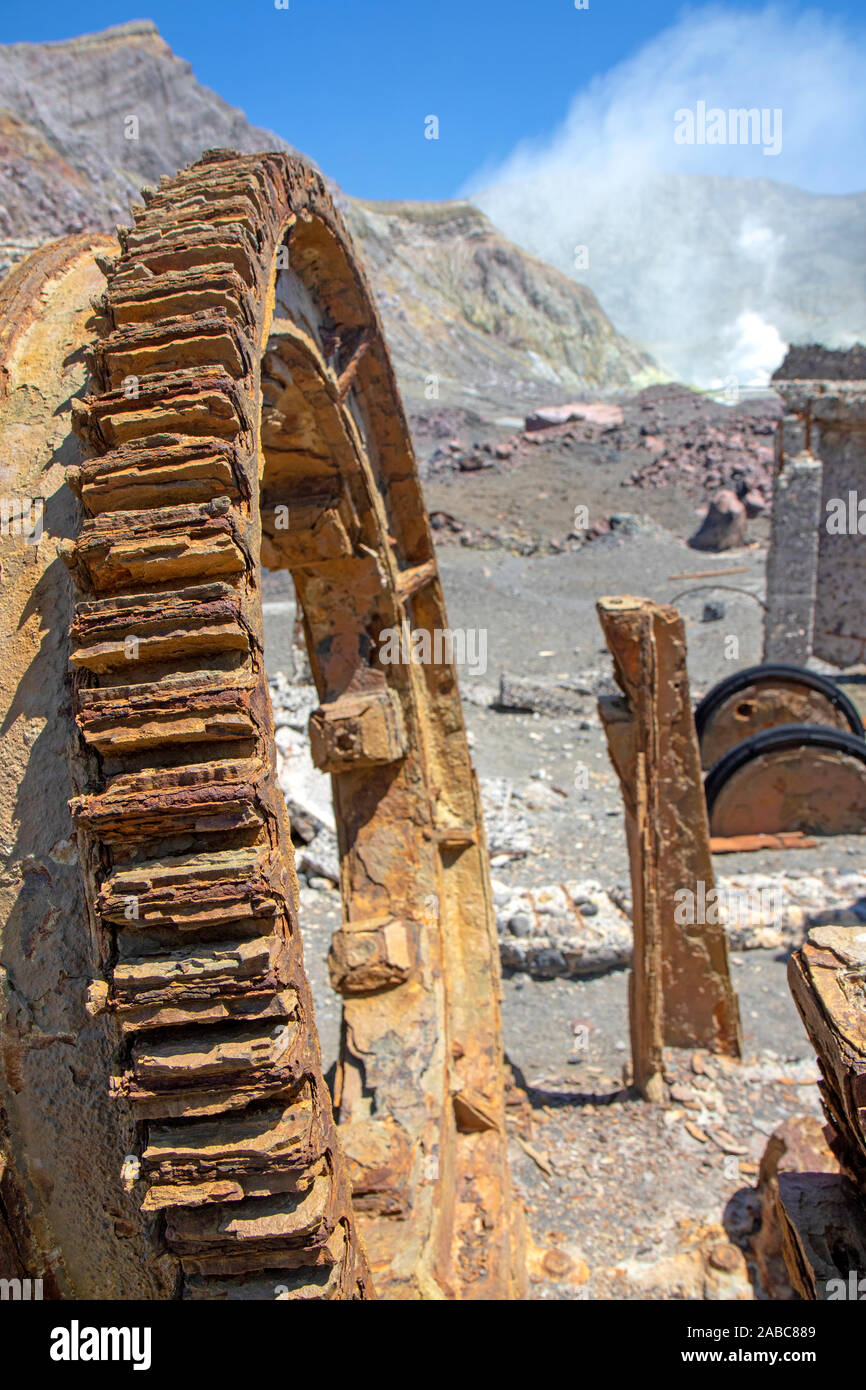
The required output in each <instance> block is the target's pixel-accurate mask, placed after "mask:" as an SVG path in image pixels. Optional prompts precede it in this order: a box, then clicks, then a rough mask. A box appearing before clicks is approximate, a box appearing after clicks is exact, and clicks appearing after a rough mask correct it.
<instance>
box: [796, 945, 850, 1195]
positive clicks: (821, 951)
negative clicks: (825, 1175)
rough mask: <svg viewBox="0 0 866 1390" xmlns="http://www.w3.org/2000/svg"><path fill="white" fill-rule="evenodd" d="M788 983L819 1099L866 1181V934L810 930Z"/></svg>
mask: <svg viewBox="0 0 866 1390" xmlns="http://www.w3.org/2000/svg"><path fill="white" fill-rule="evenodd" d="M788 982H789V984H790V986H791V993H792V994H793V996H794V1002H795V1003H796V1005H797V1008H798V1009H799V1011H800V1015H801V1017H802V1019H803V1023H804V1024H805V1027H806V1032H807V1033H808V1034H809V1039H810V1041H811V1043H812V1046H813V1047H814V1049H815V1051H816V1052H817V1054H818V1064H819V1066H820V1068H821V1075H822V1081H821V1083H820V1089H821V1100H822V1103H823V1105H824V1109H825V1111H826V1113H827V1117H828V1119H829V1121H830V1123H831V1125H832V1126H833V1129H834V1130H835V1131H836V1133H837V1134H838V1136H839V1141H840V1143H841V1145H842V1147H843V1150H844V1153H845V1155H846V1160H847V1162H848V1163H849V1165H850V1166H851V1167H852V1169H854V1170H859V1171H860V1172H862V1174H863V1176H864V1177H866V931H864V929H863V928H862V927H834V926H825V927H813V928H812V929H811V930H810V932H809V935H808V937H807V939H806V941H805V943H804V945H803V946H802V947H801V948H800V949H799V950H798V951H795V952H794V954H793V955H792V957H791V960H790V961H789V964H788Z"/></svg>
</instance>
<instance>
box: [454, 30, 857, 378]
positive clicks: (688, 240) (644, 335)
mask: <svg viewBox="0 0 866 1390" xmlns="http://www.w3.org/2000/svg"><path fill="white" fill-rule="evenodd" d="M580 22H581V14H580V12H579V11H576V12H575V23H576V24H580ZM864 69H866V31H864V30H863V29H860V30H857V31H853V30H851V29H850V28H845V27H844V26H843V25H842V24H841V23H839V22H838V21H835V20H833V19H831V18H830V17H828V16H827V15H824V14H821V13H820V12H817V11H814V12H809V13H805V14H801V15H799V16H796V17H793V18H792V17H791V16H790V13H789V14H786V13H785V12H784V11H783V10H782V9H781V8H779V7H776V6H771V7H769V8H767V9H765V10H763V11H760V12H749V11H744V10H735V9H730V8H725V7H722V8H718V7H713V8H710V9H700V10H696V11H691V12H688V13H686V14H685V15H684V16H683V18H682V19H680V21H679V22H678V23H677V24H675V25H674V26H672V27H671V28H669V29H667V30H665V31H664V32H663V33H661V34H660V35H658V36H657V37H656V38H655V39H653V40H652V41H651V42H650V43H648V44H647V45H646V46H645V47H644V48H643V49H641V50H640V51H639V52H638V53H637V54H636V55H635V56H633V57H632V58H629V59H628V60H627V61H625V62H623V63H621V64H619V65H618V66H617V67H615V68H613V69H612V70H611V71H609V72H608V73H606V74H604V75H603V76H601V77H599V78H597V79H595V80H594V81H593V82H592V83H591V84H590V86H589V87H588V88H587V89H586V90H585V91H583V92H581V93H579V94H578V95H577V96H576V97H575V98H574V100H573V102H572V105H571V108H570V110H569V112H568V114H567V116H566V118H565V120H564V122H563V124H562V126H561V127H560V129H559V130H557V131H556V132H555V133H554V134H553V136H552V137H551V138H550V139H549V140H547V141H546V142H542V143H539V142H536V143H532V144H529V143H527V144H523V145H521V146H519V147H518V148H517V149H516V150H515V151H514V152H513V154H512V155H511V156H510V157H509V159H508V160H506V162H505V163H504V164H503V165H502V166H501V167H499V168H497V169H493V168H486V169H484V170H482V171H480V172H479V174H478V175H477V176H476V177H475V178H474V179H473V180H472V181H471V183H470V185H469V186H468V188H467V189H466V190H465V192H466V193H467V194H468V195H469V196H473V197H474V198H475V200H476V202H478V204H479V205H480V206H481V207H482V208H483V209H484V211H485V212H487V214H488V215H489V216H490V217H491V218H492V220H493V221H494V222H495V223H496V224H497V225H498V226H499V227H500V228H501V229H502V230H503V231H504V232H505V233H506V235H508V236H510V237H511V238H512V240H514V241H516V242H518V243H519V244H520V245H522V246H525V247H526V248H527V249H528V250H530V251H533V252H534V253H535V254H537V255H539V256H542V257H543V258H544V259H546V260H548V261H551V262H552V263H553V264H554V265H557V266H558V267H559V268H560V269H561V270H564V271H565V272H566V273H567V274H570V275H572V276H573V278H575V279H577V280H580V281H582V282H584V283H586V284H588V285H589V286H590V287H591V288H592V289H593V290H595V292H596V294H597V295H598V297H599V299H600V301H601V303H602V306H603V307H604V308H605V309H606V311H607V312H608V314H609V315H610V317H611V318H612V319H613V322H614V324H615V325H616V327H617V328H619V329H620V330H621V331H622V332H624V333H627V334H629V335H630V336H631V337H634V338H636V339H637V340H638V341H640V342H642V343H643V344H644V345H645V346H646V347H648V348H649V349H650V351H651V352H653V353H654V355H655V356H656V358H657V360H659V361H660V362H661V363H662V365H664V366H665V367H667V368H668V369H670V370H672V371H673V372H674V373H675V374H676V375H678V376H680V377H681V378H682V379H683V380H687V381H692V382H694V383H695V384H699V385H712V384H714V383H715V382H716V381H718V380H720V379H723V378H725V377H728V376H730V375H731V374H734V375H736V376H737V377H738V378H739V380H740V381H741V383H742V384H744V385H748V384H753V383H756V382H758V381H765V380H766V379H767V377H768V375H769V373H770V372H771V371H772V370H773V368H774V367H775V366H776V365H778V362H779V361H780V360H781V358H782V356H783V355H784V351H785V346H786V344H787V343H788V342H791V341H808V340H810V339H817V340H819V341H824V342H826V343H828V344H829V345H831V346H842V345H848V344H849V343H851V342H853V341H855V340H856V339H857V338H858V337H860V338H863V337H864V336H866V195H864V194H863V193H858V192H857V191H856V190H862V189H863V188H864V187H866V140H864V139H863V132H864V130H866V82H864V80H863V72H864ZM747 112H755V113H756V115H755V117H754V118H748V119H747V118H746V113H747ZM683 113H688V119H687V118H686V116H685V115H684V114H683ZM690 131H691V132H692V134H693V136H694V139H695V143H682V140H683V139H688V138H689V132H690ZM698 141H702V142H701V143H698ZM737 141H739V143H737ZM743 141H746V142H747V143H743ZM774 150H777V151H778V152H775V153H774V152H772V151H774ZM801 190H807V191H806V192H804V191H801ZM840 195H844V196H840Z"/></svg>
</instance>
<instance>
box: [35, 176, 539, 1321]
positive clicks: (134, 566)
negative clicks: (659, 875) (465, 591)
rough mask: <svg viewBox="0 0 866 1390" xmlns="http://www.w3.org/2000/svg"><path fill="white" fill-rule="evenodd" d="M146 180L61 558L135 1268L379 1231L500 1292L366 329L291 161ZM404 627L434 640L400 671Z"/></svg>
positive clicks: (497, 1165)
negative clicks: (287, 662)
mask: <svg viewBox="0 0 866 1390" xmlns="http://www.w3.org/2000/svg"><path fill="white" fill-rule="evenodd" d="M144 198H145V205H144V206H143V207H141V208H138V209H136V210H135V225H134V227H133V228H132V229H131V230H129V231H123V230H122V231H121V232H120V240H121V248H122V249H121V254H120V256H119V258H117V260H116V261H111V262H105V261H103V262H102V265H103V268H104V270H105V271H106V273H107V286H106V288H105V291H104V293H103V294H102V295H101V296H98V297H97V299H96V300H95V301H94V302H95V308H96V321H95V331H96V336H95V342H94V343H93V345H92V350H91V352H90V356H89V362H88V365H89V369H90V381H91V389H90V394H89V396H88V397H87V398H86V400H85V401H84V402H83V403H82V404H81V405H79V406H78V407H76V409H75V411H74V416H75V426H76V429H77V432H78V434H79V436H80V438H81V439H82V440H83V441H84V444H85V448H86V450H87V451H88V453H89V455H90V456H89V457H84V458H80V461H79V464H78V466H77V467H72V468H69V469H67V474H66V476H67V479H68V481H69V482H70V483H72V485H73V486H74V488H75V489H76V491H77V492H78V494H79V496H80V498H81V502H82V504H83V508H84V511H85V513H86V520H85V521H84V524H83V526H82V527H81V531H80V534H79V536H78V538H77V540H76V541H75V542H74V544H68V545H67V546H66V556H65V558H66V559H67V563H68V565H69V566H70V568H71V570H72V572H73V574H74V576H75V579H76V582H77V584H78V586H79V589H80V590H81V592H82V600H81V602H79V604H78V606H77V608H76V610H75V615H74V619H73V622H72V628H71V644H72V650H71V661H72V665H73V667H74V670H75V673H76V674H75V678H74V714H75V719H76V723H77V726H78V729H79V731H80V737H81V745H82V757H81V763H80V766H81V769H82V771H81V773H80V780H81V781H82V782H83V786H82V788H81V793H80V794H79V795H78V796H76V797H75V798H73V801H72V810H73V815H74V820H75V825H76V829H77V832H78V842H79V848H80V850H81V853H82V862H83V864H84V868H85V872H84V883H85V890H86V899H87V904H88V908H89V911H90V920H91V927H92V933H93V955H94V956H95V958H96V960H97V962H98V966H99V969H98V970H97V971H95V972H94V976H95V978H94V981H93V984H92V986H91V989H90V992H89V1007H90V1011H91V1013H92V1015H93V1016H94V1019H95V1021H96V1022H99V1021H100V1020H101V1017H102V1016H104V1015H109V1016H113V1018H114V1019H115V1020H116V1022H117V1024H119V1028H120V1036H121V1038H122V1043H121V1047H120V1052H119V1066H118V1074H117V1076H116V1078H115V1081H114V1093H115V1097H116V1101H115V1104H116V1107H117V1113H118V1115H122V1116H124V1117H125V1119H124V1120H123V1122H122V1124H123V1125H125V1127H126V1135H127V1137H126V1138H125V1141H124V1145H125V1147H126V1148H127V1151H128V1153H129V1157H128V1160H127V1162H126V1164H125V1165H124V1170H125V1178H126V1186H127V1188H129V1189H130V1191H131V1192H132V1193H133V1194H134V1196H135V1198H136V1200H142V1199H143V1200H142V1205H143V1210H144V1212H145V1213H146V1214H147V1215H148V1216H150V1217H151V1220H150V1224H149V1226H148V1228H147V1231H146V1232H145V1233H144V1234H143V1235H142V1234H141V1232H139V1231H136V1233H135V1238H136V1239H139V1238H140V1239H141V1243H142V1252H141V1253H140V1255H139V1263H140V1264H143V1265H144V1266H145V1268H148V1267H149V1264H150V1263H154V1262H162V1263H161V1264H160V1266H159V1268H160V1280H161V1285H160V1286H161V1287H162V1288H163V1290H165V1289H169V1291H170V1292H169V1296H171V1292H172V1291H173V1292H175V1293H176V1292H177V1291H178V1289H180V1290H181V1291H182V1294H183V1296H186V1297H274V1296H275V1293H274V1290H275V1289H277V1290H279V1293H278V1294H277V1295H276V1296H283V1297H286V1296H288V1297H292V1296H295V1297H321V1296H335V1297H344V1298H345V1297H356V1296H364V1295H365V1294H366V1293H368V1292H369V1291H370V1284H369V1279H368V1276H367V1273H366V1265H365V1261H364V1256H363V1255H362V1253H361V1250H360V1246H359V1242H358V1239H357V1237H356V1234H355V1232H356V1228H357V1227H359V1226H360V1227H361V1228H362V1229H363V1236H364V1241H365V1243H366V1247H367V1252H368V1255H369V1262H370V1265H371V1267H372V1270H373V1274H374V1283H375V1285H376V1289H377V1291H378V1293H379V1294H380V1295H384V1296H386V1297H389V1296H390V1297H402V1298H406V1297H410V1298H411V1297H440V1298H441V1297H459V1298H467V1297H468V1298H472V1297H479V1298H489V1297H493V1298H497V1297H509V1296H513V1295H514V1294H515V1293H518V1292H519V1291H520V1288H521V1282H522V1281H521V1273H520V1269H521V1263H522V1262H521V1258H520V1248H519V1247H520V1231H521V1222H520V1213H519V1212H518V1210H517V1208H516V1207H515V1206H514V1204H513V1203H512V1202H511V1194H510V1187H509V1178H508V1168H507V1157H506V1137H505V1122H504V1081H503V1067H502V1060H503V1059H502V1047H501V1037H500V1022H499V998H498V993H499V990H498V986H499V966H498V950H497V941H496V931H495V921H494V916H493V912H492V904H491V894H490V885H489V876H488V870H487V860H486V850H485V843H484V833H483V826H482V822H481V817H480V810H479V798H478V791H477V785H476V782H475V778H474V774H473V772H472V768H471V764H470V761H469V755H468V748H467V742H466V736H465V728H464V725H463V720H462V713H461V710H460V703H459V697H458V693H457V685H456V676H455V671H454V666H453V661H452V659H451V653H450V652H449V651H448V648H447V643H446V644H445V647H444V650H443V644H442V643H441V642H437V641H433V636H434V634H436V633H439V634H442V633H445V632H447V622H446V619H445V613H444V607H443V602H442V595H441V588H440V585H439V580H438V576H437V570H436V564H435V559H434V554H433V546H432V539H431V534H430V529H429V526H428V523H427V518H426V513H425V510H424V505H423V500H422V497H421V493H420V489H419V484H418V479H417V469H416V466H415V462H414V457H413V454H412V449H411V442H410V438H409V433H408V428H407V425H406V421H405V417H404V415H403V411H402V407H401V405H400V401H399V396H398V393H397V390H396V386H395V383H394V377H393V372H392V369H391V365H390V362H389V359H388V355H387V351H386V348H385V345H384V340H383V335H382V329H381V324H380V322H379V319H378V315H377V313H376V310H375V307H374V304H373V301H372V298H371V296H370V293H369V291H368V289H367V286H366V283H365V281H364V277H363V274H362V273H361V272H360V270H359V268H358V265H357V262H356V260H355V257H354V254H353V252H352V249H351V246H350V243H349V240H348V236H347V233H346V232H345V229H344V227H343V224H342V221H341V219H340V217H339V215H338V214H337V213H336V211H335V209H334V207H333V204H332V201H331V199H330V196H329V195H328V193H327V191H326V189H325V187H324V183H323V181H322V179H321V177H320V176H319V175H318V174H317V173H316V172H314V171H312V170H311V169H310V168H309V167H308V166H307V165H305V164H304V163H303V162H302V161H300V160H295V159H290V158H288V157H286V156H284V155H262V156H251V157H241V156H238V155H235V154H233V153H232V152H225V151H214V152H211V153H210V154H208V155H206V156H205V157H204V159H203V160H202V161H200V162H199V163H198V164H197V165H194V166H193V167H192V168H190V169H188V170H186V171H184V172H182V173H181V174H179V175H177V176H176V177H175V178H172V179H171V180H167V181H164V182H163V184H162V185H161V186H160V188H159V190H157V191H154V190H145V194H144ZM79 255H81V256H83V255H84V251H83V249H82V248H79ZM85 259H86V257H85ZM93 326H94V325H93V324H91V328H92V327H93ZM64 462H67V463H73V464H74V463H75V458H74V456H73V449H72V446H71V445H70V447H69V448H68V449H67V452H66V457H65V459H64ZM262 565H265V566H266V567H270V568H287V569H289V570H290V571H291V573H292V576H293V579H294V582H295V586H296V589H297V593H298V597H299V600H300V603H301V605H302V609H303V614H304V625H305V630H306V634H307V639H308V648H309V654H310V661H311V666H312V669H313V673H314V677H315V680H316V683H317V686H318V689H319V694H320V700H321V704H320V708H319V710H318V711H317V712H316V713H315V715H314V716H313V719H312V721H311V738H312V742H313V753H314V757H315V758H316V761H317V762H318V764H319V766H320V767H322V768H324V769H326V770H327V771H329V772H331V773H332V775H333V785H334V803H335V812H336V818H337V824H338V836H339V842H340V852H341V892H342V900H343V915H344V922H343V926H342V929H341V931H340V932H339V933H338V934H337V937H336V938H335V941H334V945H333V948H332V953H331V969H332V979H333V981H334V983H335V985H336V987H338V988H339V989H340V990H341V992H342V993H343V994H344V998H345V1004H344V1026H343V1044H342V1055H341V1059H340V1066H339V1071H338V1092H337V1103H338V1106H339V1118H340V1121H341V1123H340V1125H339V1133H340V1135H341V1137H342V1147H343V1149H344V1150H345V1152H346V1155H347V1160H348V1162H347V1163H344V1161H343V1158H342V1154H341V1146H340V1143H339V1142H338V1140H337V1138H336V1132H335V1128H334V1126H333V1123H332V1118H331V1107H330V1098H329V1096H328V1093H327V1090H326V1088H325V1086H324V1083H323V1080H322V1075H321V1064H320V1060H319V1051H318V1043H317V1040H316V1035H315V1029H314V1025H313V1021H312V1008H311V1002H310V994H309V988H308V985H307V982H306V977H305V975H304V970H303V963H302V958H301V949H300V939H299V934H298V927H297V916H296V907H297V884H296V880H295V876H294V870H293V860H292V853H291V841H290V836H289V827H288V824H287V819H286V813H285V807H284V803H283V800H282V797H281V795H280V793H279V789H278V787H277V785H276V778H275V771H274V761H273V756H274V755H273V719H272V714H271V709H270V702H269V696H268V690H267V682H266V677H265V670H264V664H263V659H262V651H263V632H262V613H261V573H260V569H261V566H262ZM395 631H396V632H397V633H400V634H401V635H403V637H404V648H405V646H406V645H408V646H409V648H410V650H411V648H412V646H413V645H414V642H415V639H417V638H419V637H423V635H424V634H427V635H428V637H429V638H430V650H431V652H433V653H435V656H434V659H432V660H430V661H427V662H424V663H423V664H421V663H416V662H413V661H408V662H402V661H398V662H393V661H392V662H389V663H385V662H383V661H382V660H380V654H381V652H382V650H383V635H384V634H386V633H388V632H390V633H393V632H395ZM413 634H414V636H413ZM100 1026H104V1025H102V1024H100ZM15 1118H16V1117H15V1116H13V1117H12V1119H11V1120H10V1121H9V1124H10V1125H11V1126H12V1127H13V1128H14V1124H15ZM130 1126H132V1130H131V1131H130ZM118 1127H119V1128H120V1127H122V1126H121V1121H120V1120H118ZM11 1147H12V1148H13V1149H14V1148H15V1144H14V1143H13V1144H12V1145H11ZM18 1147H19V1151H21V1149H22V1146H21V1145H19V1146H18ZM23 1147H24V1149H26V1145H25V1146H23ZM13 1166H14V1165H13ZM26 1166H27V1165H26V1163H23V1164H22V1163H19V1167H23V1168H25V1169H26ZM347 1169H348V1172H349V1173H350V1175H351V1180H352V1185H353V1188H354V1194H355V1215H354V1216H353V1214H352V1210H351V1207H350V1204H349V1186H348V1183H347V1181H346V1171H347ZM13 1176H15V1175H13ZM17 1178H18V1179H20V1183H19V1187H20V1186H21V1185H22V1184H23V1186H24V1187H27V1185H28V1183H30V1182H31V1178H30V1176H28V1174H27V1173H26V1172H20V1173H18V1174H17ZM133 1224H134V1223H133ZM43 1243H44V1242H43ZM172 1270H175V1271H176V1276H175V1280H176V1281H177V1280H178V1279H179V1283H178V1282H176V1281H175V1283H174V1284H172V1274H171V1271H172ZM72 1282H73V1284H74V1281H72ZM156 1282H157V1283H159V1282H160V1281H156ZM60 1284H61V1287H62V1285H63V1281H62V1280H61V1281H60ZM115 1296H117V1295H115ZM121 1296H124V1295H121ZM163 1296H165V1293H163Z"/></svg>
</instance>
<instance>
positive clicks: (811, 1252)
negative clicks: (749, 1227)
mask: <svg viewBox="0 0 866 1390" xmlns="http://www.w3.org/2000/svg"><path fill="white" fill-rule="evenodd" d="M778 1183H779V1195H778V1199H777V1205H778V1209H779V1216H780V1224H781V1228H782V1254H783V1256H784V1260H785V1265H786V1267H787V1270H788V1275H789V1277H790V1280H791V1284H792V1286H793V1288H794V1290H795V1292H796V1293H798V1294H799V1296H800V1298H803V1299H808V1300H811V1301H816V1300H822V1301H823V1300H825V1299H826V1300H838V1299H849V1298H853V1299H859V1298H862V1296H863V1290H864V1289H866V1284H864V1285H862V1288H861V1281H862V1278H863V1276H862V1273H861V1271H862V1270H863V1269H864V1268H866V1207H864V1203H863V1197H862V1194H861V1193H860V1192H859V1191H858V1189H857V1187H856V1186H855V1184H854V1183H853V1182H852V1181H851V1180H850V1178H848V1177H846V1176H845V1174H844V1173H839V1172H837V1173H814V1172H792V1173H780V1174H779V1178H778Z"/></svg>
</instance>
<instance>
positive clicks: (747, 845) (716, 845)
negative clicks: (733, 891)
mask: <svg viewBox="0 0 866 1390" xmlns="http://www.w3.org/2000/svg"><path fill="white" fill-rule="evenodd" d="M817 843H818V841H817V840H815V839H812V838H810V836H808V835H804V834H803V832H802V830H786V831H784V832H781V833H780V834H778V835H711V836H710V853H711V854H739V853H742V852H745V853H747V854H748V853H751V852H753V851H755V850H759V849H814V848H815V846H816V845H817Z"/></svg>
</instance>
